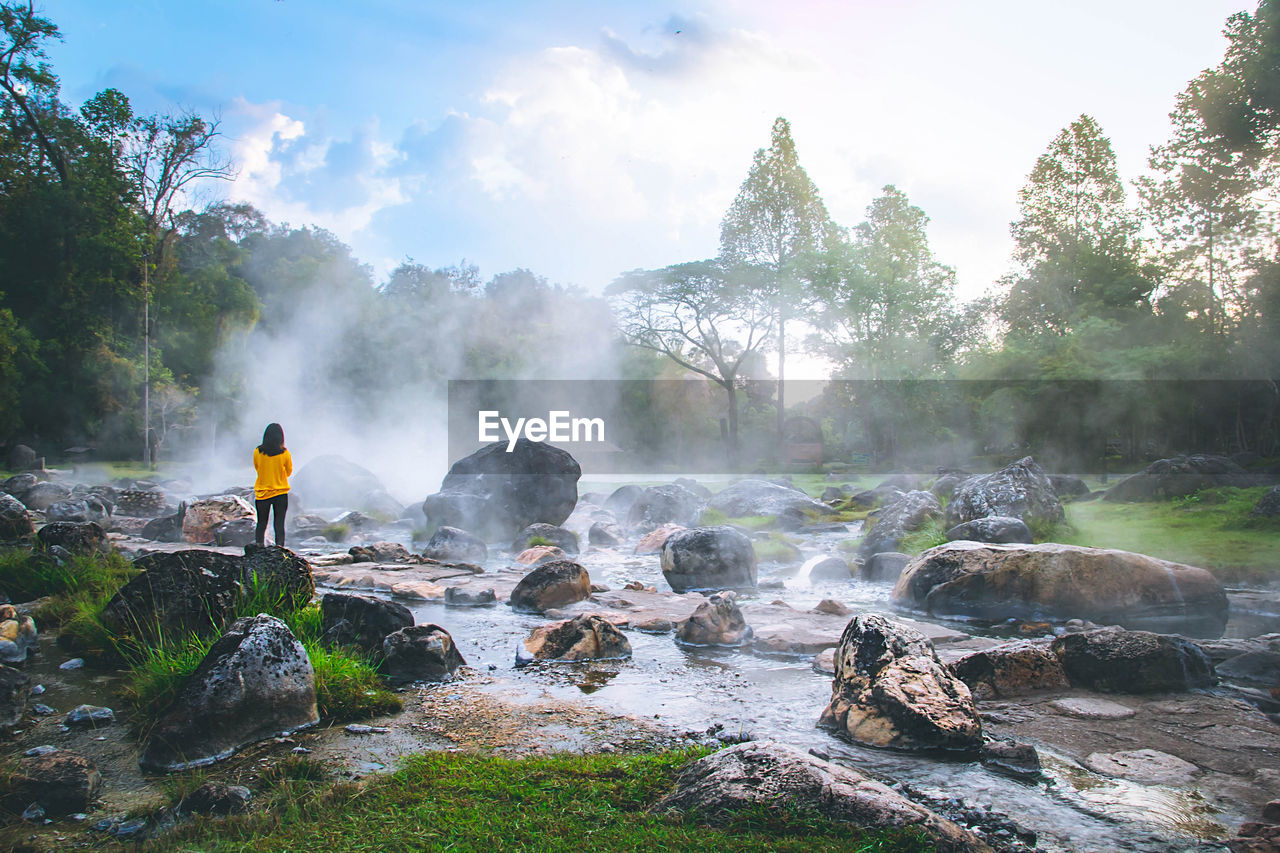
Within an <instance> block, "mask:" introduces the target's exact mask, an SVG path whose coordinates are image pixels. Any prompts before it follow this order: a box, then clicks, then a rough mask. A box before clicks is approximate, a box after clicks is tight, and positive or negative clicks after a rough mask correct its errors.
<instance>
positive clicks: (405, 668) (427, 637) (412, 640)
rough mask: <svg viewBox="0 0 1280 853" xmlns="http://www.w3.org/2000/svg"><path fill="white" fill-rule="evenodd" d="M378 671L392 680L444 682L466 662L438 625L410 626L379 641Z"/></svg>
mask: <svg viewBox="0 0 1280 853" xmlns="http://www.w3.org/2000/svg"><path fill="white" fill-rule="evenodd" d="M382 656H383V658H384V661H383V665H382V671H383V673H384V674H385V675H386V676H387V678H389V679H391V680H392V681H396V682H405V681H445V680H447V679H449V678H451V677H452V676H453V673H454V672H455V671H456V670H457V669H458V667H460V666H465V665H466V663H467V662H466V661H465V660H463V658H462V653H461V652H459V651H458V648H457V646H455V645H454V643H453V637H452V636H450V635H449V632H448V631H446V630H445V629H444V628H441V627H440V626H439V625H413V626H410V627H408V628H402V629H401V630H399V631H396V632H395V633H393V634H388V635H387V638H386V639H385V640H383V641H382Z"/></svg>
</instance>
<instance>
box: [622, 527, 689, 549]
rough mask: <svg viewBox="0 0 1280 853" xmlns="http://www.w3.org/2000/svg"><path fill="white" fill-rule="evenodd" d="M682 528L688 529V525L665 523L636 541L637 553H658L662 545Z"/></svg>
mask: <svg viewBox="0 0 1280 853" xmlns="http://www.w3.org/2000/svg"><path fill="white" fill-rule="evenodd" d="M682 530H688V528H687V527H681V526H680V525H679V524H664V525H662V526H661V527H659V528H658V529H657V530H653V531H651V532H649V533H646V534H645V535H644V536H642V537H640V541H639V542H637V543H636V548H635V551H634V552H633V553H635V554H656V553H657V552H659V551H661V550H662V546H663V545H665V544H667V540H668V539H670V538H671V535H672V534H673V533H679V532H680V531H682Z"/></svg>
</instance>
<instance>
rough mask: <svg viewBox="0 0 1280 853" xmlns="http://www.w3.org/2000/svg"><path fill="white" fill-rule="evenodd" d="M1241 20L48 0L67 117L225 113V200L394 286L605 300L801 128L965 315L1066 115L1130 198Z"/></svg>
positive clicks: (721, 2) (1190, 8)
mask: <svg viewBox="0 0 1280 853" xmlns="http://www.w3.org/2000/svg"><path fill="white" fill-rule="evenodd" d="M1253 5H1255V4H1252V3H1250V2H1247V0H1191V2H1182V0H1121V2H1116V0H1106V2H1104V1H1103V0H1075V2H1058V3H1047V2H1027V0H971V2H967V3H955V2H954V0H831V2H826V0H798V2H790V3H786V4H783V3H777V2H772V0H705V2H675V3H663V4H657V3H620V2H614V3H602V2H596V3H587V2H536V3H534V2H471V3H458V2H452V3H436V2H410V0H365V2H360V3H353V2H346V3H337V2H328V0H220V2H216V3H215V2H207V0H206V2H195V0H187V1H186V2H174V0H150V2H131V0H46V2H45V3H44V5H43V10H44V13H45V14H46V15H47V16H48V17H50V18H51V19H52V20H53V21H54V22H55V23H56V24H57V25H58V26H59V28H60V29H61V31H62V33H63V36H64V41H63V43H61V44H59V45H56V46H54V47H53V48H52V49H51V50H50V58H51V60H52V62H53V65H54V68H55V70H56V71H57V72H58V74H59V75H60V76H61V78H62V84H63V93H64V98H65V99H66V100H68V101H69V102H71V103H72V104H77V105H78V104H79V103H80V102H82V101H83V100H85V99H86V98H88V97H89V96H91V95H92V94H93V93H94V92H96V91H98V90H100V89H102V88H105V87H108V86H114V87H116V88H119V89H121V90H122V91H124V92H125V93H126V94H127V95H129V97H130V98H131V99H132V100H133V102H134V105H135V109H136V110H138V111H140V112H150V111H159V110H165V109H172V108H174V107H176V106H183V107H189V108H194V109H196V110H199V111H201V112H203V113H206V114H209V113H217V114H219V115H220V116H221V117H222V121H223V129H224V130H225V132H226V139H225V143H226V147H227V148H228V150H229V152H230V153H231V154H232V155H233V156H234V157H235V159H236V161H237V162H238V164H239V167H240V176H239V178H238V179H237V180H236V181H235V182H234V183H233V184H229V185H222V186H219V187H217V188H216V191H217V192H220V193H223V194H225V195H228V196H230V197H232V198H234V199H237V200H246V201H250V202H252V203H254V204H256V205H257V206H258V207H259V208H260V209H262V210H263V212H264V213H266V215H267V216H268V217H270V218H272V219H274V220H276V221H285V222H289V223H291V224H293V225H295V226H296V225H305V224H318V225H321V226H323V227H326V228H328V229H330V230H331V231H333V232H335V233H336V234H337V235H338V236H339V237H340V238H341V239H342V240H344V241H345V242H347V243H348V244H349V245H351V246H352V248H353V250H354V252H355V254H356V255H357V257H359V258H360V259H362V260H364V261H366V262H368V263H370V264H371V265H372V266H373V267H374V269H375V270H376V271H377V272H378V274H379V275H384V274H385V273H386V272H387V271H389V270H390V269H391V268H392V267H394V266H395V265H396V264H397V263H399V262H401V261H404V260H406V259H412V260H414V261H417V262H419V263H424V264H427V265H430V266H445V265H449V264H453V263H457V262H458V261H460V260H461V259H463V258H466V259H468V260H469V261H471V262H474V263H477V264H478V265H479V266H480V268H481V272H482V274H484V275H485V276H486V277H487V276H489V275H492V274H495V273H497V272H501V271H503V270H507V269H512V268H515V267H520V266H522V267H527V268H530V269H532V270H534V271H535V272H537V273H539V274H542V275H545V276H547V277H548V278H550V279H552V280H553V281H560V282H563V283H566V284H577V285H580V286H582V287H584V288H586V289H588V290H591V291H598V290H600V289H601V288H602V287H603V286H604V285H605V284H607V283H608V282H609V281H610V280H611V279H612V278H613V277H614V276H615V275H617V274H618V273H619V272H621V271H623V270H627V269H633V268H636V267H654V266H661V265H665V264H669V263H677V262H681V261H686V260H693V259H698V258H703V257H710V256H712V255H714V254H715V252H716V247H717V240H718V234H719V221H720V217H721V216H722V215H723V213H724V210H725V209H726V208H727V207H728V205H729V203H730V201H731V200H732V198H733V195H734V193H735V192H736V190H737V187H738V185H739V184H740V183H741V181H742V179H743V177H744V176H745V175H746V171H747V168H748V166H749V164H750V161H751V155H752V152H753V151H754V150H755V149H756V148H758V147H761V146H763V145H766V144H767V143H768V138H769V127H770V125H771V123H772V121H773V118H774V117H775V116H777V115H784V116H787V117H788V118H789V119H791V121H792V124H793V134H794V136H795V139H796V143H797V146H798V149H799V153H800V158H801V162H802V164H803V165H804V166H805V167H806V169H807V170H808V171H809V174H810V176H811V177H812V178H813V179H814V180H815V181H816V183H817V184H818V187H819V189H820V190H821V191H822V193H823V196H824V198H825V199H826V201H827V204H828V207H829V209H830V210H831V212H832V214H833V216H834V217H835V218H836V219H837V221H839V222H841V223H842V224H845V225H854V224H856V223H857V222H858V221H860V220H861V218H862V216H863V212H864V210H865V208H866V206H867V204H868V203H870V201H871V200H872V198H873V197H874V196H875V195H876V194H877V192H878V190H879V188H880V187H882V186H883V185H884V184H887V183H893V184H896V185H897V186H899V187H900V188H902V189H903V190H905V191H906V192H907V194H908V195H909V197H910V198H911V200H912V201H913V202H914V203H915V204H917V205H919V206H920V207H922V208H923V209H924V210H925V212H926V213H927V214H929V216H930V217H931V218H932V224H931V228H930V236H931V240H932V243H933V247H934V250H935V253H936V254H937V256H938V258H939V259H940V260H941V261H942V262H944V263H948V264H951V265H953V266H955V267H956V268H957V271H958V274H959V280H960V287H961V291H962V293H964V294H966V295H976V294H978V293H981V292H982V291H983V290H984V289H985V288H987V287H988V286H989V285H990V284H991V283H992V282H993V281H994V280H995V279H996V278H998V277H999V276H1000V275H1001V274H1002V273H1003V272H1004V271H1005V270H1006V268H1007V262H1008V257H1009V252H1010V242H1009V237H1008V223H1009V221H1010V220H1011V219H1013V218H1014V217H1015V216H1016V213H1017V209H1016V193H1017V190H1018V188H1019V187H1020V186H1021V184H1022V183H1023V181H1024V180H1025V178H1026V175H1027V173H1028V172H1030V170H1031V168H1032V166H1033V164H1034V162H1035V158H1036V157H1037V156H1038V155H1039V154H1040V153H1041V152H1042V151H1043V150H1044V149H1045V147H1046V146H1047V145H1048V143H1049V141H1050V139H1051V138H1052V137H1053V136H1054V135H1055V134H1056V133H1057V131H1058V130H1059V129H1061V128H1062V127H1064V126H1065V125H1066V124H1068V123H1069V122H1070V121H1072V120H1073V119H1074V118H1076V117H1077V116H1078V115H1080V114H1081V113H1082V112H1087V113H1089V114H1091V115H1093V116H1094V117H1095V118H1097V119H1098V120H1099V122H1100V123H1101V125H1102V127H1103V129H1104V131H1106V132H1107V133H1108V135H1109V136H1110V137H1111V138H1112V141H1113V143H1114V145H1115V148H1116V150H1117V154H1118V156H1119V161H1120V169H1121V174H1122V176H1124V177H1125V178H1126V179H1131V178H1133V177H1136V176H1137V175H1138V174H1139V173H1140V171H1141V170H1142V168H1143V167H1144V164H1145V159H1146V154H1147V147H1148V146H1149V145H1151V144H1153V143H1157V142H1160V141H1162V140H1163V139H1164V137H1165V135H1166V134H1167V132H1168V123H1167V114H1168V112H1169V111H1170V110H1171V109H1172V107H1173V102H1174V97H1175V96H1176V94H1177V93H1178V92H1179V91H1180V90H1181V89H1182V88H1183V86H1185V84H1186V82H1187V80H1189V79H1190V78H1191V77H1192V76H1193V75H1194V74H1195V73H1197V72H1198V71H1199V70H1200V69H1202V68H1205V67H1208V66H1210V65H1213V64H1215V63H1216V62H1217V61H1218V59H1219V58H1220V57H1221V54H1222V50H1223V48H1224V44H1225V42H1224V40H1223V39H1222V38H1221V35H1220V33H1221V30H1222V26H1223V24H1224V22H1225V20H1226V18H1227V16H1228V15H1229V14H1231V13H1232V12H1235V11H1240V10H1242V9H1246V8H1252V6H1253Z"/></svg>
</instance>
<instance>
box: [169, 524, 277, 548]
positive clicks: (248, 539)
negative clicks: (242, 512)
mask: <svg viewBox="0 0 1280 853" xmlns="http://www.w3.org/2000/svg"><path fill="white" fill-rule="evenodd" d="M179 527H181V523H179ZM257 533H258V522H257V521H255V520H254V519H252V518H237V519H233V520H231V521H224V522H222V523H221V524H219V525H217V526H216V527H214V528H213V544H215V545H223V546H227V545H229V546H231V547H233V548H243V547H244V546H245V545H252V544H254V542H255V541H256V537H257Z"/></svg>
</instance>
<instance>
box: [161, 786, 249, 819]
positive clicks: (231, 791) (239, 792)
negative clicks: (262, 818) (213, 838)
mask: <svg viewBox="0 0 1280 853" xmlns="http://www.w3.org/2000/svg"><path fill="white" fill-rule="evenodd" d="M252 798H253V793H252V792H251V791H250V790H249V789H248V788H246V787H244V786H243V785H228V784H227V783H226V782H214V781H209V782H205V783H204V784H203V785H201V786H200V787H199V788H196V789H195V790H194V791H192V792H191V793H190V794H187V795H186V796H185V797H183V798H182V800H181V801H179V803H178V806H177V808H176V811H177V812H178V813H179V814H184V815H206V816H217V817H225V816H226V815H233V814H244V813H245V812H247V811H249V800H251V799H252Z"/></svg>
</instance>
